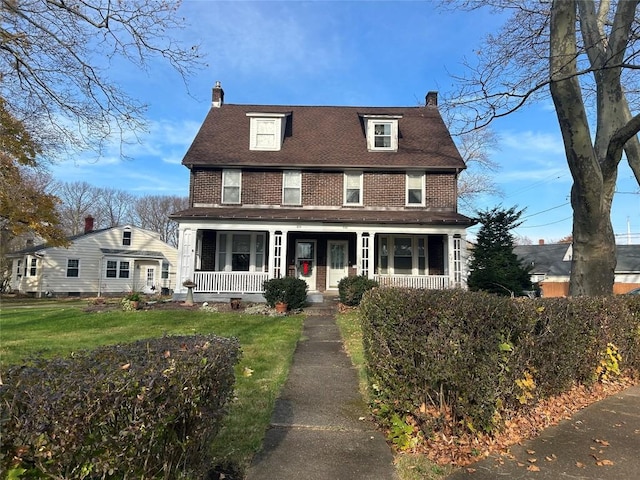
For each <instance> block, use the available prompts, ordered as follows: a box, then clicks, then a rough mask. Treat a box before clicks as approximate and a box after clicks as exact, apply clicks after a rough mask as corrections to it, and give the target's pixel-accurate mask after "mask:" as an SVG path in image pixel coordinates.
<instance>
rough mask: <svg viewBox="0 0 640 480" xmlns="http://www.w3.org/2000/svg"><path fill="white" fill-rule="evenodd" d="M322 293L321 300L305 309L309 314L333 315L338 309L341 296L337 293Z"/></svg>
mask: <svg viewBox="0 0 640 480" xmlns="http://www.w3.org/2000/svg"><path fill="white" fill-rule="evenodd" d="M320 295H321V300H320V301H316V302H313V303H309V305H308V306H307V307H306V308H305V309H304V311H305V313H306V314H307V315H327V314H329V315H333V314H335V313H336V312H337V311H338V303H339V302H340V298H339V297H338V296H337V295H326V294H325V295H324V296H322V294H320Z"/></svg>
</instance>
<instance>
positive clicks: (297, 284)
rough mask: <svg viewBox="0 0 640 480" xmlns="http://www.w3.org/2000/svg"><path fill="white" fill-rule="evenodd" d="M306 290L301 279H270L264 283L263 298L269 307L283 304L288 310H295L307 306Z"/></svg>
mask: <svg viewBox="0 0 640 480" xmlns="http://www.w3.org/2000/svg"><path fill="white" fill-rule="evenodd" d="M308 288H309V286H308V285H307V282H305V281H304V280H302V279H301V278H295V277H280V278H272V279H270V280H265V281H264V283H263V289H264V293H263V296H264V298H265V300H266V302H267V304H269V306H271V307H273V306H275V304H276V303H278V302H284V303H286V304H287V305H288V308H289V309H290V310H297V309H299V308H304V307H305V306H306V305H307V290H308Z"/></svg>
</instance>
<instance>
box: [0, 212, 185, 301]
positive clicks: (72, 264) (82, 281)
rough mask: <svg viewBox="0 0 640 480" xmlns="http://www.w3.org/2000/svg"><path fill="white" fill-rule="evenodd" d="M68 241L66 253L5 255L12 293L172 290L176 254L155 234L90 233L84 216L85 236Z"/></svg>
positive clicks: (43, 250) (128, 230)
mask: <svg viewBox="0 0 640 480" xmlns="http://www.w3.org/2000/svg"><path fill="white" fill-rule="evenodd" d="M68 240H69V242H70V245H69V247H67V248H65V247H51V246H47V245H46V244H42V245H34V246H29V247H27V248H25V249H22V250H20V251H17V252H13V253H10V254H8V255H7V257H8V258H9V259H12V260H13V262H12V268H11V289H12V290H13V291H17V292H20V293H24V294H32V295H35V296H37V297H43V296H51V295H55V296H60V295H68V296H80V295H96V296H102V295H119V294H122V293H126V292H131V291H137V292H144V293H148V294H152V293H164V294H170V293H172V292H173V290H174V289H175V278H176V275H175V272H176V263H177V257H178V250H177V249H176V248H174V247H172V246H171V245H169V244H167V243H165V242H163V241H162V240H160V234H158V233H156V232H152V231H150V230H145V229H143V228H138V227H134V226H131V225H124V226H119V227H112V228H106V229H102V230H93V219H92V218H91V217H88V218H87V219H86V220H85V231H84V233H82V234H80V235H75V236H73V237H70V238H68Z"/></svg>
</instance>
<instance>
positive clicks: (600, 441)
mask: <svg viewBox="0 0 640 480" xmlns="http://www.w3.org/2000/svg"><path fill="white" fill-rule="evenodd" d="M593 441H594V442H596V443H599V444H600V445H602V446H603V447H608V446H609V442H607V441H606V440H598V439H597V438H596V439H594V440H593Z"/></svg>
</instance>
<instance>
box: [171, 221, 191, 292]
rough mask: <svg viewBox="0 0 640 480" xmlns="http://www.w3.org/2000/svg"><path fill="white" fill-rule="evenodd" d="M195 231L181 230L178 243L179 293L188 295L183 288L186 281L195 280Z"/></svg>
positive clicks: (177, 276)
mask: <svg viewBox="0 0 640 480" xmlns="http://www.w3.org/2000/svg"><path fill="white" fill-rule="evenodd" d="M195 233H196V232H195V231H194V230H192V229H191V228H181V229H180V236H179V241H178V268H177V275H176V288H175V291H176V292H177V293H186V292H187V289H186V287H183V286H182V282H184V281H185V280H193V273H194V270H193V265H194V260H195V258H194V257H195V245H194V241H195Z"/></svg>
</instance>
